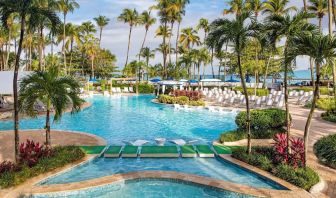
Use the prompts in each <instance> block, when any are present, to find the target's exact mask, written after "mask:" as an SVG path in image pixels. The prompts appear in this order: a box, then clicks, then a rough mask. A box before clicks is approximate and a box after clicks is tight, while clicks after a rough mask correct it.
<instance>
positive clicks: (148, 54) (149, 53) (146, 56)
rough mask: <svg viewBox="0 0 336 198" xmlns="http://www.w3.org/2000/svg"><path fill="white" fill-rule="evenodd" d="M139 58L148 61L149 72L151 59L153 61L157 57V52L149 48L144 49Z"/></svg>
mask: <svg viewBox="0 0 336 198" xmlns="http://www.w3.org/2000/svg"><path fill="white" fill-rule="evenodd" d="M139 56H140V57H142V58H144V59H145V60H146V69H147V70H148V68H149V59H153V58H154V57H155V52H154V51H153V50H151V49H150V48H149V47H144V48H142V50H141V52H140V54H139ZM142 80H143V75H142Z"/></svg>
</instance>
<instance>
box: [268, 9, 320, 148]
mask: <svg viewBox="0 0 336 198" xmlns="http://www.w3.org/2000/svg"><path fill="white" fill-rule="evenodd" d="M313 17H314V14H309V13H306V12H304V11H302V12H299V13H297V14H296V15H294V16H290V15H289V14H284V15H278V14H273V15H270V16H268V17H267V18H266V29H268V30H270V32H271V33H270V34H271V35H273V38H271V40H272V43H273V45H275V44H276V42H277V41H279V40H280V39H281V38H285V39H286V42H285V46H284V56H285V59H286V56H287V51H288V50H289V48H290V45H289V44H290V43H291V40H292V39H293V38H294V37H295V36H297V35H298V34H303V33H305V32H311V31H313V30H314V29H315V26H314V25H312V24H309V23H308V22H307V21H308V19H309V18H313ZM283 66H284V81H283V82H284V92H285V106H286V122H287V137H288V138H287V152H290V151H289V149H290V148H289V137H290V127H291V123H290V122H291V120H290V115H289V104H288V89H287V88H288V86H287V85H288V84H287V83H288V73H289V71H290V70H291V65H290V64H288V62H287V63H285V64H284V65H283Z"/></svg>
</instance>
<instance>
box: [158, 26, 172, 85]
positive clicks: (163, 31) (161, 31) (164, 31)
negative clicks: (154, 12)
mask: <svg viewBox="0 0 336 198" xmlns="http://www.w3.org/2000/svg"><path fill="white" fill-rule="evenodd" d="M155 35H156V36H161V37H162V40H163V42H162V45H160V48H161V49H164V50H161V52H162V55H163V70H164V78H167V65H166V59H167V54H169V52H170V50H169V49H166V47H168V48H170V47H169V46H168V45H166V44H164V43H165V39H166V38H167V37H169V36H170V35H171V29H170V28H169V27H168V26H163V25H160V26H159V28H158V29H157V30H156V32H155Z"/></svg>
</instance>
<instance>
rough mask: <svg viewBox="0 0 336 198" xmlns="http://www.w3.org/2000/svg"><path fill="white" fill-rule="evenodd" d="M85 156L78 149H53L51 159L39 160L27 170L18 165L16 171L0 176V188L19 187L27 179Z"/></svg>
mask: <svg viewBox="0 0 336 198" xmlns="http://www.w3.org/2000/svg"><path fill="white" fill-rule="evenodd" d="M84 156H85V154H84V153H83V152H82V150H81V149H80V148H79V147H75V146H65V147H55V148H54V149H53V155H52V156H51V157H46V158H41V159H40V160H39V162H38V163H37V164H36V165H35V166H33V167H31V168H29V167H28V166H27V165H18V166H19V167H18V168H17V169H18V170H17V171H9V172H4V173H2V174H0V187H1V188H8V187H11V186H16V185H19V184H21V183H23V182H25V181H26V180H27V179H29V178H32V177H35V176H38V175H40V174H42V173H46V172H49V171H51V170H54V169H56V168H59V167H62V166H65V165H66V164H69V163H72V162H75V161H77V160H80V159H82V158H83V157H84Z"/></svg>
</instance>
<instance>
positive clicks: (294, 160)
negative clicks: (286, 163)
mask: <svg viewBox="0 0 336 198" xmlns="http://www.w3.org/2000/svg"><path fill="white" fill-rule="evenodd" d="M290 143H291V145H290V147H291V154H290V164H291V165H292V166H294V167H304V166H305V164H304V163H305V160H304V141H303V139H301V138H291V139H290Z"/></svg>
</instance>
